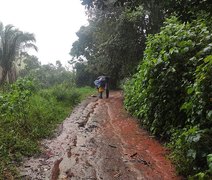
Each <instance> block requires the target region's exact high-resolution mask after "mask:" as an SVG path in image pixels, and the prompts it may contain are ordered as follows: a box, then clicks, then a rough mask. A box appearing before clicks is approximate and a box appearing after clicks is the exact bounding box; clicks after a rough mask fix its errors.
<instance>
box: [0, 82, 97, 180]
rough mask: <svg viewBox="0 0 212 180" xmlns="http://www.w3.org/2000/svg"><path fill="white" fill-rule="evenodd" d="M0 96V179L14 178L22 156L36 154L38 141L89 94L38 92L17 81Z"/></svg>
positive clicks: (86, 90)
mask: <svg viewBox="0 0 212 180" xmlns="http://www.w3.org/2000/svg"><path fill="white" fill-rule="evenodd" d="M5 89H6V90H4V92H3V91H2V92H1V93H0V145H1V146H0V159H1V163H0V179H4V178H6V177H7V176H9V174H11V176H12V175H14V173H15V168H14V167H15V165H16V164H18V162H20V161H21V159H22V157H23V156H31V155H33V154H35V153H38V152H39V146H38V145H39V140H40V139H41V138H45V137H48V136H50V135H51V134H52V133H53V132H54V130H55V128H56V127H57V125H58V124H59V123H61V122H62V121H63V120H64V119H65V118H66V117H67V116H68V115H69V113H70V112H71V110H72V108H73V107H74V106H75V105H76V104H77V103H78V102H80V100H81V98H85V96H86V95H89V94H90V93H92V92H93V89H91V88H88V87H87V88H80V89H79V88H76V87H72V88H68V87H67V86H66V85H64V84H60V85H57V86H54V87H52V88H49V89H38V88H37V86H36V85H35V84H34V83H33V81H31V80H29V79H19V80H18V81H17V82H16V83H14V84H12V85H9V86H7V87H5Z"/></svg>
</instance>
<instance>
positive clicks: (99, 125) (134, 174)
mask: <svg viewBox="0 0 212 180" xmlns="http://www.w3.org/2000/svg"><path fill="white" fill-rule="evenodd" d="M41 144H42V148H43V154H42V155H41V156H40V157H34V158H29V159H27V160H26V161H25V162H24V164H23V166H22V167H21V168H20V171H21V178H22V179H51V180H56V179H60V180H62V179H63V180H65V179H71V180H72V179H73V180H81V179H82V180H89V179H90V180H95V179H97V180H101V179H102V180H116V179H117V180H141V179H148V180H151V179H152V180H160V179H161V180H170V179H180V178H179V177H177V176H176V174H175V170H174V168H173V166H172V165H171V163H170V161H169V160H167V158H166V157H165V156H166V154H167V153H166V150H165V149H164V148H163V147H162V146H161V145H160V144H159V143H158V142H157V141H156V140H154V139H153V137H151V136H150V135H149V134H148V133H147V132H146V131H144V130H142V129H141V128H140V127H139V125H138V124H137V122H136V120H134V119H133V118H132V117H130V116H129V115H128V114H127V113H126V112H125V110H124V109H123V104H122V95H121V92H118V91H116V92H112V93H111V97H110V98H109V99H97V98H95V97H90V98H89V99H87V100H86V101H84V102H82V103H81V104H80V105H79V106H78V107H77V108H75V110H74V111H73V113H72V114H71V116H70V117H69V118H67V119H66V120H65V121H64V122H63V124H62V125H61V126H60V128H59V130H58V132H57V135H56V137H54V138H53V139H47V140H44V141H42V143H41Z"/></svg>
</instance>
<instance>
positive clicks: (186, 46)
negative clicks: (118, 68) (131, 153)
mask: <svg viewBox="0 0 212 180" xmlns="http://www.w3.org/2000/svg"><path fill="white" fill-rule="evenodd" d="M207 20H208V21H209V20H211V19H210V18H209V17H207ZM211 42H212V35H211V29H210V28H208V27H207V25H206V22H205V21H204V20H203V19H202V18H199V19H197V20H194V21H192V22H191V23H181V22H180V21H179V20H178V19H177V18H176V17H172V18H169V19H167V20H166V22H165V26H164V27H163V28H162V29H161V31H160V33H158V34H155V35H150V36H148V39H147V48H146V50H145V52H144V59H143V61H142V62H141V64H140V65H139V67H138V72H137V73H136V74H135V75H134V76H133V78H132V79H130V80H129V81H128V82H127V83H126V85H125V105H126V108H127V109H128V110H129V111H130V112H131V113H133V114H134V115H135V116H137V117H138V118H139V119H141V123H142V124H143V125H145V126H146V128H147V129H149V130H150V131H151V132H152V133H153V134H154V135H156V136H158V137H161V138H163V139H164V138H165V139H170V138H171V141H170V144H169V145H170V147H172V148H173V153H172V158H173V159H174V161H175V162H176V164H177V167H178V170H179V171H180V173H182V174H184V175H190V174H195V173H197V172H199V171H201V170H203V171H204V170H206V169H207V168H208V167H207V162H206V161H207V155H208V154H210V153H211V152H212V140H211V137H212V136H211V135H212V129H211V127H212V106H211V102H212V100H211V97H212V94H211V92H212V56H211V53H212V44H211Z"/></svg>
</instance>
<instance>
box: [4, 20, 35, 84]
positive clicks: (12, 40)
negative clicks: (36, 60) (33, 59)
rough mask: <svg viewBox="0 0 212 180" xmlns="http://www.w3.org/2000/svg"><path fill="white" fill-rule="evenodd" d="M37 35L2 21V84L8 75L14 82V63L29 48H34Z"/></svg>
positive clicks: (10, 80)
mask: <svg viewBox="0 0 212 180" xmlns="http://www.w3.org/2000/svg"><path fill="white" fill-rule="evenodd" d="M35 41H36V40H35V37H34V35H33V34H31V33H28V32H22V31H20V30H19V29H17V28H15V27H14V26H13V25H6V26H5V27H4V25H3V24H2V23H1V22H0V66H1V68H2V72H1V73H2V74H1V79H0V85H2V84H3V83H4V82H5V81H6V79H7V77H8V80H9V82H10V83H11V82H13V81H14V78H12V76H13V75H14V63H15V60H16V59H17V58H18V57H19V56H20V54H22V52H24V51H26V49H28V48H34V49H35V50H36V51H37V47H36V46H35V44H34V42H35Z"/></svg>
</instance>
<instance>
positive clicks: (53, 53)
mask: <svg viewBox="0 0 212 180" xmlns="http://www.w3.org/2000/svg"><path fill="white" fill-rule="evenodd" d="M0 6H1V9H0V21H1V22H3V24H4V25H7V24H13V25H14V26H15V27H17V28H19V29H20V30H22V31H27V32H30V33H34V34H35V37H36V40H37V42H36V45H37V47H38V49H39V52H38V53H37V54H35V55H36V56H37V57H38V58H39V61H41V62H42V64H47V63H53V64H55V61H56V60H60V61H61V62H62V63H63V65H65V64H68V63H67V61H68V60H69V59H71V56H70V55H69V51H70V49H71V45H72V43H73V42H74V41H75V40H77V36H76V34H75V33H76V32H77V31H78V30H79V28H80V26H82V25H86V24H87V20H86V19H87V17H86V15H85V9H84V7H83V6H82V5H81V1H80V0H0Z"/></svg>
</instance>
